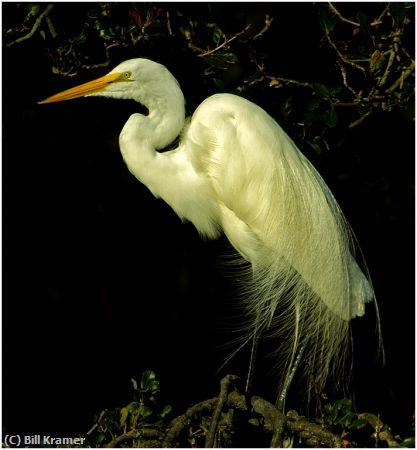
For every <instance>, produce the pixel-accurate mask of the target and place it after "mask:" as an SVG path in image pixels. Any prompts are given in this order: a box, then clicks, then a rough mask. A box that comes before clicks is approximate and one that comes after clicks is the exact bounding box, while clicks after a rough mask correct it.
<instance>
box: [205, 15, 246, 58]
mask: <svg viewBox="0 0 417 450" xmlns="http://www.w3.org/2000/svg"><path fill="white" fill-rule="evenodd" d="M250 27H251V24H250V23H249V24H248V25H246V27H245V29H244V30H242V31H239V33H236V34H235V35H234V36H232V37H231V38H230V39H226V40H225V41H224V42H223V44H220V45H219V46H218V47H216V48H213V49H212V50H208V51H206V52H204V53H200V54H199V55H198V56H200V57H202V58H203V57H204V56H208V55H211V54H212V53H214V52H217V51H218V50H220V49H221V48H223V47H225V46H226V45H229V44H230V43H231V42H232V41H234V40H235V39H236V38H238V37H239V36H241V35H242V34H243V33H246V31H248V30H249V28H250Z"/></svg>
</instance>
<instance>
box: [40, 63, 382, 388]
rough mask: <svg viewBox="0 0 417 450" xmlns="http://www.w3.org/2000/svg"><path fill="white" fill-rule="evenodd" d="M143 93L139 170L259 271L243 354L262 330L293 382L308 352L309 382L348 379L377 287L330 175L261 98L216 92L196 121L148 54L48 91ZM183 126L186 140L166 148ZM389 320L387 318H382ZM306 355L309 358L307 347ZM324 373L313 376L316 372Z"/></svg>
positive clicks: (136, 96)
mask: <svg viewBox="0 0 417 450" xmlns="http://www.w3.org/2000/svg"><path fill="white" fill-rule="evenodd" d="M91 95H94V96H104V97H111V98H116V99H133V100H135V101H137V102H139V103H141V104H142V105H144V106H145V107H146V108H147V109H148V111H149V113H148V115H142V114H133V115H132V116H130V117H129V119H128V121H127V122H126V124H125V125H124V127H123V129H122V131H121V134H120V139H119V143H120V149H121V153H122V155H123V159H124V161H125V163H126V165H127V167H128V168H129V170H130V172H131V173H132V174H133V175H134V176H135V177H136V178H137V179H138V180H139V181H140V182H142V183H143V184H145V185H146V186H147V188H148V189H149V190H150V191H151V192H152V193H153V195H154V196H155V197H157V198H161V199H163V200H164V201H165V202H166V203H168V205H170V206H171V207H172V208H173V209H174V211H175V212H176V213H177V215H178V216H179V217H180V218H181V219H182V220H186V221H190V222H192V223H193V224H194V225H195V227H196V228H197V230H198V232H199V233H200V235H201V236H202V237H204V238H208V239H215V238H217V237H219V236H220V235H221V233H224V234H225V235H226V236H227V238H228V239H229V241H230V243H231V244H232V245H233V247H234V248H235V249H236V250H237V251H238V252H239V253H240V255H241V256H242V257H243V258H244V259H245V260H247V261H248V262H250V264H251V267H252V273H251V274H250V277H249V278H250V280H248V281H247V282H246V283H245V286H244V288H245V290H246V291H245V292H246V297H245V300H244V309H245V313H246V314H247V317H248V319H247V320H245V323H244V324H242V327H244V329H243V330H242V331H243V335H242V339H241V340H240V342H239V343H237V344H236V352H237V351H238V350H239V349H241V348H242V347H243V346H244V345H245V344H247V343H248V342H250V341H251V340H257V339H258V337H259V336H260V335H261V334H265V333H266V334H267V335H270V336H272V337H273V338H275V339H276V342H277V347H276V363H277V366H278V368H277V370H279V371H280V373H281V391H285V390H286V389H285V382H284V380H285V379H286V378H287V379H288V378H289V377H290V378H291V377H292V375H291V373H292V372H294V370H295V362H296V360H298V359H301V363H302V364H301V365H302V367H303V370H304V374H305V376H306V386H305V388H306V389H307V391H310V390H311V389H312V388H313V387H314V391H317V390H318V391H320V390H322V389H324V386H325V383H326V381H327V380H328V378H329V376H330V375H333V376H334V377H333V381H334V382H336V383H338V382H340V381H341V380H342V373H343V367H344V365H345V359H346V356H347V353H348V352H349V339H350V331H349V330H350V328H349V323H350V320H351V319H352V318H354V317H356V316H362V315H363V314H364V311H365V304H366V303H367V302H371V301H372V302H374V303H375V306H376V302H375V296H374V291H373V288H372V285H371V283H370V281H369V277H368V276H365V275H364V273H363V272H362V271H361V269H360V268H359V266H358V264H357V263H356V261H355V257H354V245H353V244H354V243H353V238H352V234H351V231H350V228H349V225H348V224H347V222H346V220H345V219H344V217H343V214H342V212H341V210H340V208H339V206H338V204H337V202H336V200H335V199H334V197H333V195H332V193H331V192H330V190H329V188H328V187H327V186H326V184H325V182H324V181H323V179H322V178H321V177H320V175H319V174H318V172H317V171H316V170H315V169H314V167H313V166H312V164H311V163H310V162H309V161H308V160H307V159H306V157H305V156H304V155H303V154H302V153H301V152H300V151H299V150H298V148H297V147H296V145H295V144H294V143H293V141H292V140H291V139H290V138H289V137H288V136H287V134H286V133H285V132H284V131H283V130H282V128H281V127H280V126H279V125H278V124H277V123H276V122H275V121H274V119H272V117H270V116H269V115H268V114H267V113H266V112H265V111H264V110H263V109H261V108H260V107H259V106H257V105H255V104H254V103H252V102H250V101H248V100H246V99H244V98H241V97H239V96H236V95H231V94H216V95H213V96H211V97H209V98H207V99H206V100H205V101H203V103H201V105H200V106H199V107H198V108H197V110H196V111H195V113H194V115H193V116H192V119H191V121H187V122H186V121H185V109H184V96H183V94H182V91H181V89H180V86H179V84H178V82H177V80H176V79H175V78H174V77H173V76H172V75H171V73H170V72H169V71H168V70H167V69H166V68H165V67H164V66H162V65H161V64H158V63H156V62H153V61H150V60H148V59H131V60H128V61H124V62H123V63H121V64H120V65H118V66H117V67H116V68H115V69H113V70H112V71H111V72H110V73H108V74H107V75H105V76H103V77H101V78H98V79H97V80H94V81H91V82H88V83H85V84H82V85H80V86H77V87H75V88H72V89H68V90H66V91H64V92H62V93H59V94H56V95H54V96H52V97H49V98H47V99H45V100H44V101H42V102H40V103H53V102H58V101H62V100H70V99H73V98H77V97H80V96H91ZM178 136H180V141H179V144H178V146H177V148H175V149H174V150H168V151H164V152H160V151H158V150H162V149H164V148H165V147H167V146H168V145H169V144H171V143H172V142H173V141H174V140H175V139H176V138H177V137H178ZM378 327H379V325H378ZM297 355H298V356H297ZM311 380H313V381H311Z"/></svg>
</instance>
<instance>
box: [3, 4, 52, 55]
mask: <svg viewBox="0 0 417 450" xmlns="http://www.w3.org/2000/svg"><path fill="white" fill-rule="evenodd" d="M53 8H54V5H48V6H47V7H46V8H45V10H44V11H43V13H42V14H40V15H39V17H38V18H37V19H36V21H35V23H34V24H33V27H32V29H31V30H30V31H29V33H28V34H25V35H24V36H22V37H20V38H18V39H16V40H14V41H12V42H9V43H8V44H7V45H6V47H11V46H12V45H15V44H19V43H20V42H23V41H26V39H30V38H31V37H32V36H33V35H34V34H35V32H36V30H37V29H38V28H39V27H40V24H41V23H42V20H43V19H44V18H45V17H46V16H47V15H48V14H49V13H50V12H51V11H52V9H53Z"/></svg>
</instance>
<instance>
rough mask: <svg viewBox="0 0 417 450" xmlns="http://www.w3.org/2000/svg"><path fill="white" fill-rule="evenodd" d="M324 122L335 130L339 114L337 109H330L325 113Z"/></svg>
mask: <svg viewBox="0 0 417 450" xmlns="http://www.w3.org/2000/svg"><path fill="white" fill-rule="evenodd" d="M323 118H324V121H325V123H326V125H327V126H328V127H330V128H334V127H335V126H336V125H337V122H338V120H337V113H336V110H335V108H333V107H332V108H330V109H328V110H327V111H326V112H325V113H324V116H323Z"/></svg>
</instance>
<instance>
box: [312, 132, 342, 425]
mask: <svg viewBox="0 0 417 450" xmlns="http://www.w3.org/2000/svg"><path fill="white" fill-rule="evenodd" d="M317 137H318V136H316V138H317ZM316 138H314V140H313V141H307V144H308V145H310V147H311V148H312V149H313V150H314V151H315V152H316V153H317V154H318V155H320V154H321V153H322V148H321V146H320V144H319V143H318V140H317V139H316ZM336 415H337V413H335V411H331V414H330V415H329V418H328V421H329V423H330V424H332V423H334V420H335V419H336Z"/></svg>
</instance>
